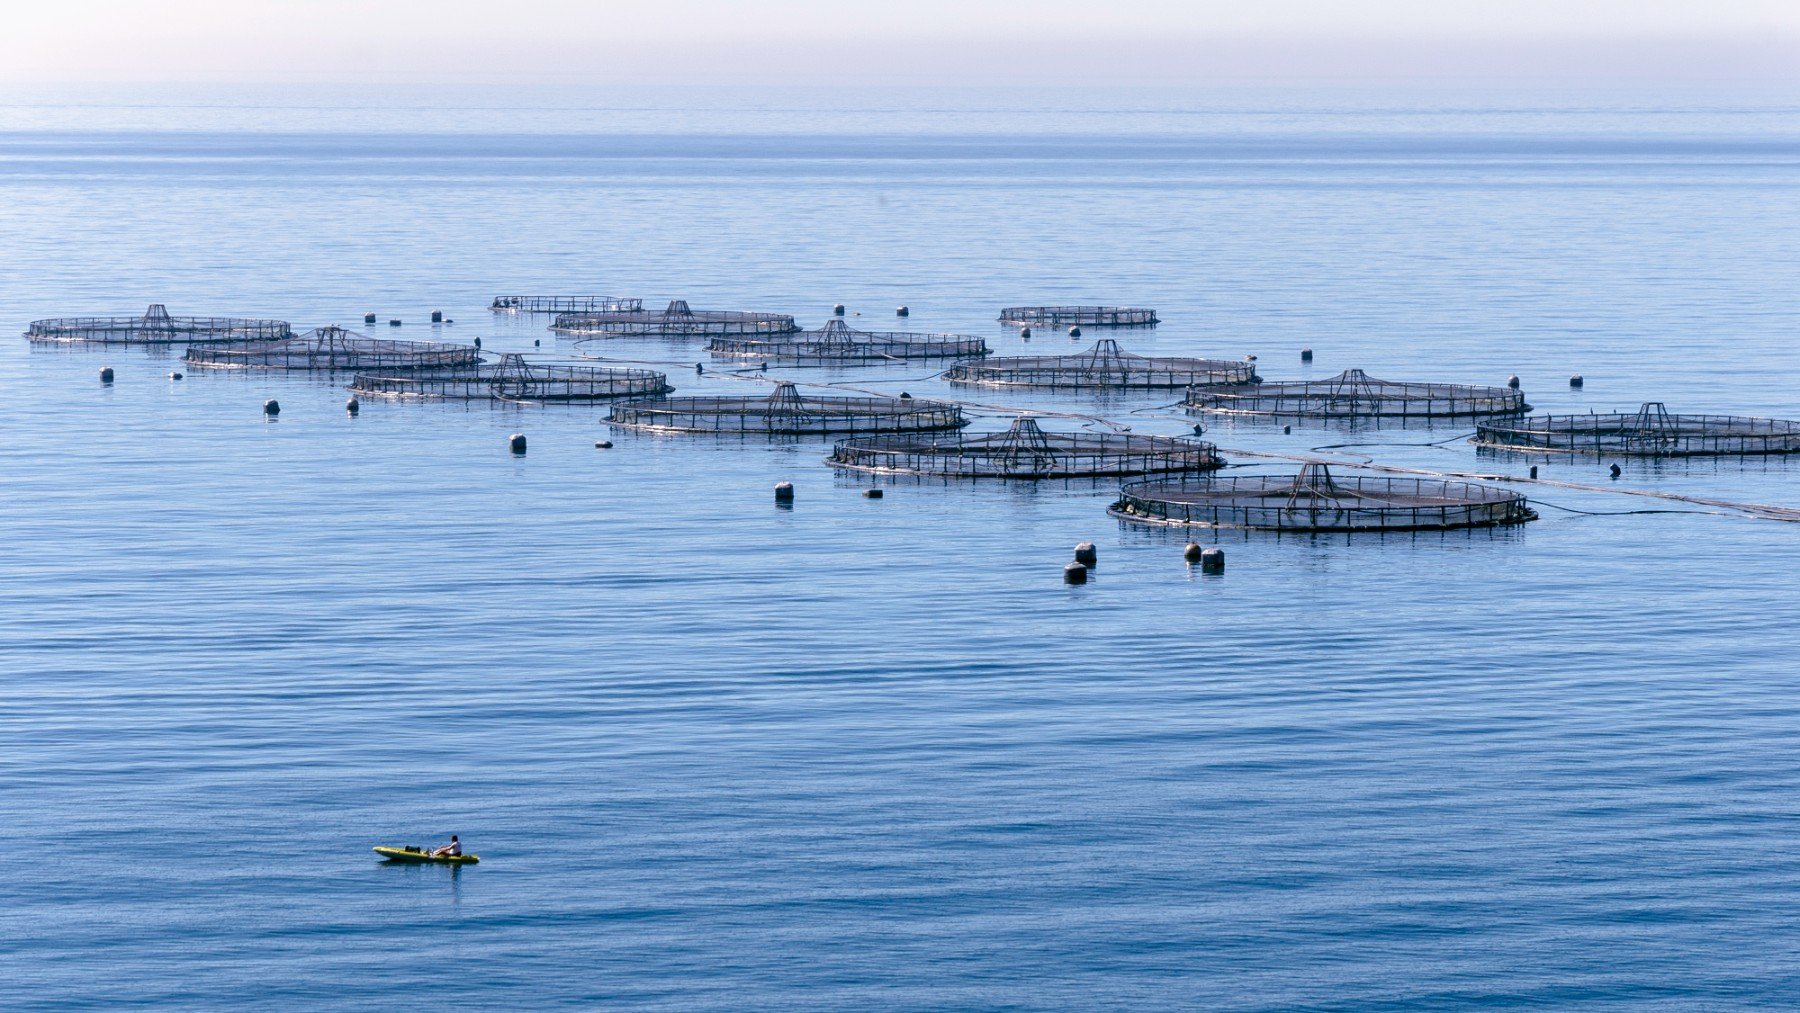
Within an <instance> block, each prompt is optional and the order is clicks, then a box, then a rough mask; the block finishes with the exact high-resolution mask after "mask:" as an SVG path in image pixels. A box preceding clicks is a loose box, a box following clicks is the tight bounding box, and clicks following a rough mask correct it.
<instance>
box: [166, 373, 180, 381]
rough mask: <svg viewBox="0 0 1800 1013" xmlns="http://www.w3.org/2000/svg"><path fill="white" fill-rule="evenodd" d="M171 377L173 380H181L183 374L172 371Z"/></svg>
mask: <svg viewBox="0 0 1800 1013" xmlns="http://www.w3.org/2000/svg"><path fill="white" fill-rule="evenodd" d="M169 379H171V380H179V379H181V374H180V373H170V374H169Z"/></svg>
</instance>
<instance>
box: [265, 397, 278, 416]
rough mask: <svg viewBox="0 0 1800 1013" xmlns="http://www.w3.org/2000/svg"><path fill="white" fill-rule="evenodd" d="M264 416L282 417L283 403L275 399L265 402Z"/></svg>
mask: <svg viewBox="0 0 1800 1013" xmlns="http://www.w3.org/2000/svg"><path fill="white" fill-rule="evenodd" d="M263 414H264V415H280V414H281V402H280V401H277V400H275V399H274V398H270V399H268V400H267V401H264V402H263Z"/></svg>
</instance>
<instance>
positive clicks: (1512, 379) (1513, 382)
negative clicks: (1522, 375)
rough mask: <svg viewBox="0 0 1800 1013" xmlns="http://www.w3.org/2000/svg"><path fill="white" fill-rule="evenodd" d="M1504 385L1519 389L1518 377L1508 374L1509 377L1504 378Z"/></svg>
mask: <svg viewBox="0 0 1800 1013" xmlns="http://www.w3.org/2000/svg"><path fill="white" fill-rule="evenodd" d="M1506 385H1507V386H1508V387H1511V388H1512V389H1513V390H1518V389H1519V378H1518V377H1516V376H1509V377H1507V378H1506Z"/></svg>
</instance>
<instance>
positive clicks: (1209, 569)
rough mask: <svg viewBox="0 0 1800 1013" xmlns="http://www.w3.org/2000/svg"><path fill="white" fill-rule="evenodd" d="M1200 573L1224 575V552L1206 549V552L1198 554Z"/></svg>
mask: <svg viewBox="0 0 1800 1013" xmlns="http://www.w3.org/2000/svg"><path fill="white" fill-rule="evenodd" d="M1200 572H1201V573H1224V572H1225V550H1224V549H1217V548H1214V549H1206V550H1204V551H1202V552H1201V553H1200Z"/></svg>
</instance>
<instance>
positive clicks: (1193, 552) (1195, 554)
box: [1181, 542, 1200, 563]
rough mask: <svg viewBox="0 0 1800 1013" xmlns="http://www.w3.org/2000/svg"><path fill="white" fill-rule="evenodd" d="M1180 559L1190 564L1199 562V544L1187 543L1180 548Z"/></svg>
mask: <svg viewBox="0 0 1800 1013" xmlns="http://www.w3.org/2000/svg"><path fill="white" fill-rule="evenodd" d="M1181 558H1182V559H1185V560H1187V561H1188V562H1190V563H1198V562H1200V543H1199V542H1189V543H1187V544H1186V545H1184V546H1182V547H1181Z"/></svg>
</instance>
